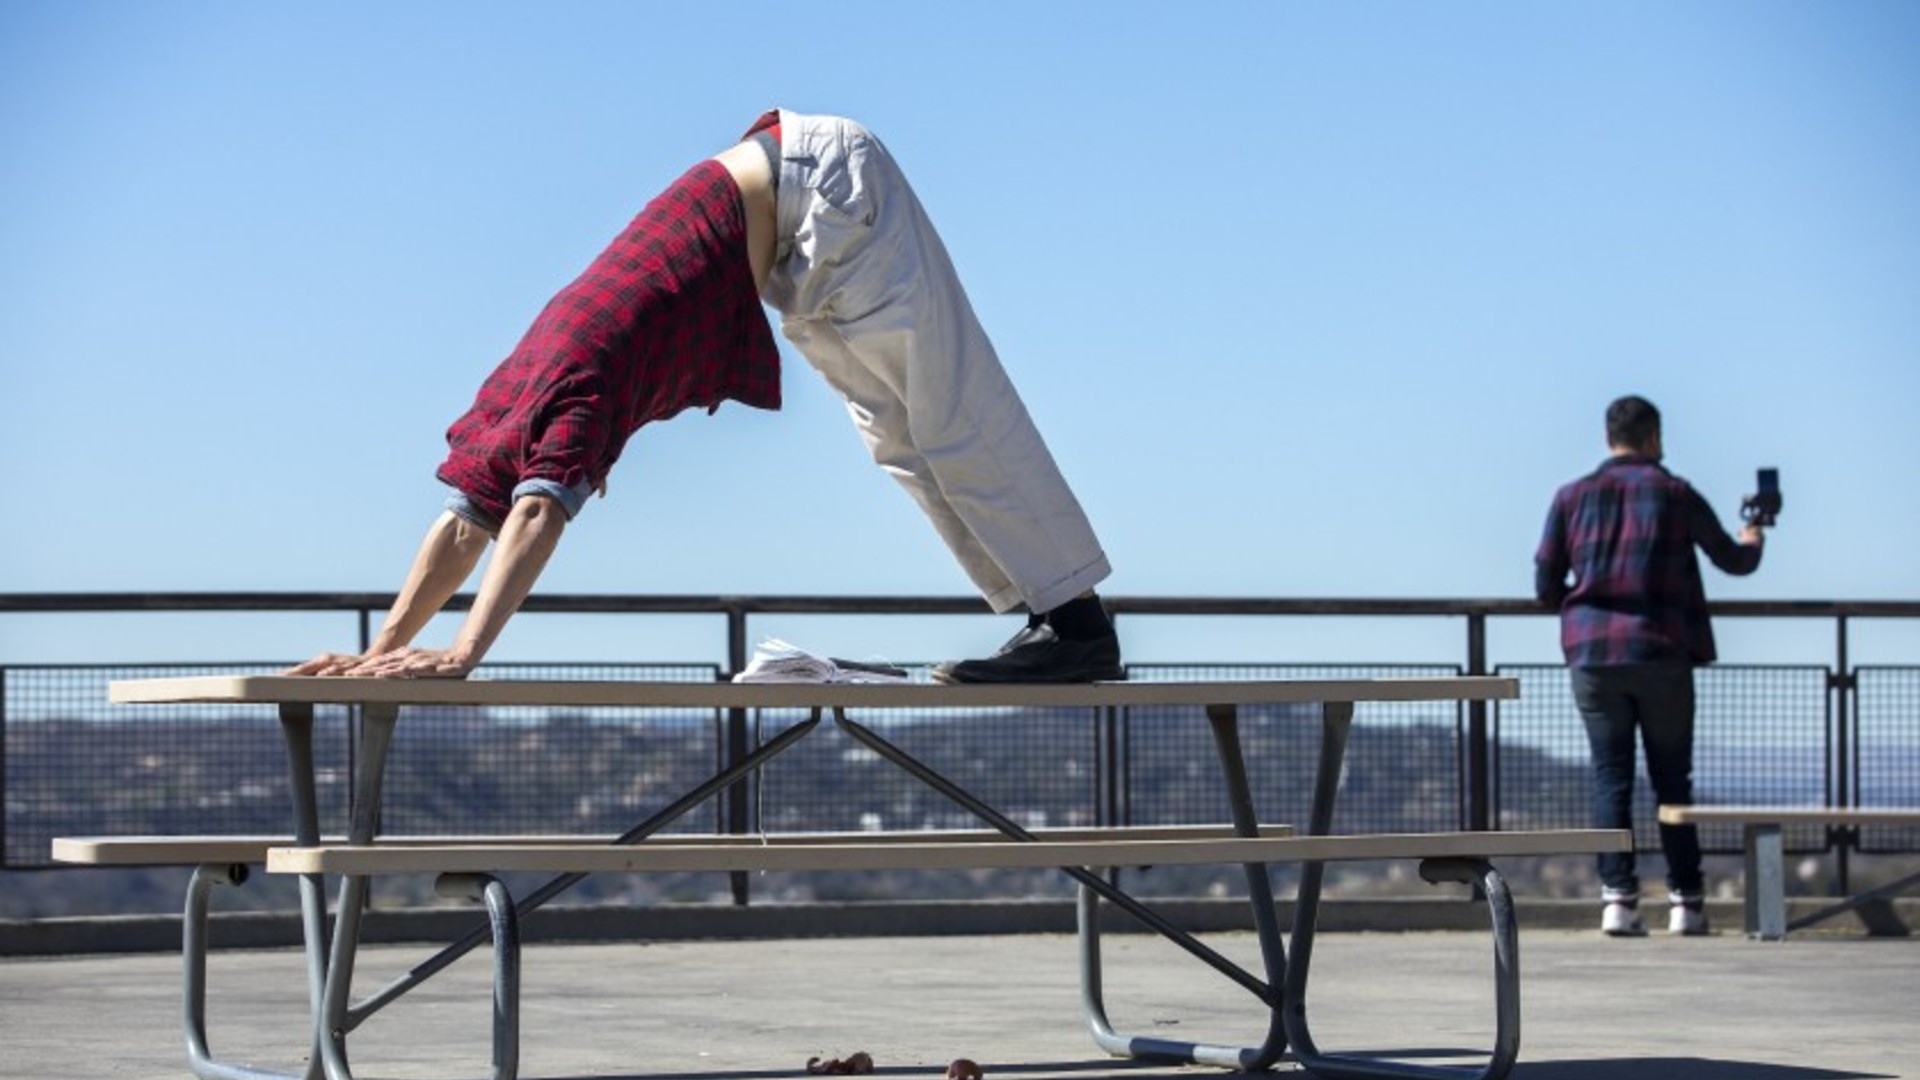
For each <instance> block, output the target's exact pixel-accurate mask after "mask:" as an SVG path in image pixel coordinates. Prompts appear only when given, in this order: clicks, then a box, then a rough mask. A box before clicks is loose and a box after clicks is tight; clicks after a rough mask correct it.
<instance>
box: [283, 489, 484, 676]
mask: <svg viewBox="0 0 1920 1080" xmlns="http://www.w3.org/2000/svg"><path fill="white" fill-rule="evenodd" d="M487 542H488V537H487V534H486V532H485V531H483V530H482V529H481V528H480V527H479V526H477V525H474V524H473V523H472V522H469V521H467V520H466V519H464V518H462V517H460V516H459V515H457V514H455V513H453V512H451V511H447V512H445V513H442V514H441V515H440V516H439V517H438V518H436V519H435V520H434V522H433V524H432V525H429V526H427V535H426V536H425V537H423V538H422V539H421V541H420V550H419V551H418V552H416V553H415V554H414V556H413V567H412V569H410V570H409V571H407V580H406V583H405V584H404V585H402V586H401V587H400V595H399V596H398V597H396V598H395V599H394V601H393V608H392V610H390V611H388V612H387V619H386V622H385V623H383V624H382V625H381V627H380V632H379V633H378V634H377V635H375V636H374V639H373V642H372V644H371V645H370V646H369V648H368V649H367V651H366V652H365V653H364V654H359V653H321V654H320V655H319V656H316V657H314V658H313V659H311V660H309V661H307V662H306V663H304V664H301V665H299V666H298V667H293V668H289V669H287V674H289V675H345V674H346V673H347V672H348V671H349V670H351V669H352V668H354V667H355V666H357V665H359V664H360V663H362V662H364V661H366V660H367V659H369V658H371V657H375V656H379V655H381V654H382V653H388V652H392V651H393V650H395V649H398V648H402V647H404V646H405V645H406V644H407V643H408V642H410V641H412V640H413V637H414V635H415V634H418V633H419V632H420V628H421V627H423V626H425V625H426V624H427V620H429V619H431V618H433V617H434V615H436V614H438V613H439V611H440V609H441V608H442V607H443V606H445V605H446V602H447V599H448V598H449V597H451V596H452V595H453V594H454V591H455V590H457V589H459V588H460V583H461V582H463V581H465V580H467V575H469V574H471V573H473V568H474V567H475V566H476V565H478V564H479V562H480V553H481V552H483V551H485V550H486V549H487Z"/></svg>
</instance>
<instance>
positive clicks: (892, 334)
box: [761, 109, 1110, 612]
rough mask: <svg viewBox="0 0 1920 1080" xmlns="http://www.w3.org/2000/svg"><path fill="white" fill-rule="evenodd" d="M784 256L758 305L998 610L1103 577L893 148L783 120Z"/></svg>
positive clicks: (1056, 599)
mask: <svg viewBox="0 0 1920 1080" xmlns="http://www.w3.org/2000/svg"><path fill="white" fill-rule="evenodd" d="M780 141H781V157H782V159H783V160H782V161H781V166H780V176H779V229H778V236H779V240H778V244H779V250H778V252H777V254H776V258H775V262H774V266H773V268H772V270H771V272H770V273H769V274H768V276H767V282H766V287H765V289H764V290H763V291H762V294H761V295H762V298H763V299H764V300H766V302H767V303H768V304H771V305H772V306H773V307H774V308H775V309H777V310H778V311H779V312H780V313H781V315H782V316H783V320H782V324H781V330H782V332H783V333H785V335H786V336H787V339H788V340H790V341H792V342H793V343H794V345H795V346H796V347H797V348H799V350H800V352H801V353H802V354H803V355H805V356H806V358H807V361H808V362H809V363H811V364H812V365H813V366H814V368H815V369H817V370H818V371H819V372H820V374H821V375H823V376H825V378H826V380H827V382H828V383H830V384H832V386H833V387H834V389H836V390H838V391H839V392H840V394H841V396H843V397H844V398H846V401H847V409H848V411H849V412H850V413H851V414H852V416H853V422H854V426H855V427H856V428H858V429H859V431H860V435H861V437H862V438H863V439H865V441H866V444H867V447H868V449H869V450H870V451H871V452H872V454H873V459H874V461H875V462H877V463H878V464H879V466H880V467H881V468H882V469H884V470H886V471H887V472H888V473H889V474H891V475H892V476H893V477H894V479H896V480H898V481H899V482H900V484H901V485H902V486H903V487H905V488H906V489H907V491H908V493H909V494H911V495H912V496H913V498H914V499H915V501H917V502H918V503H919V504H920V507H921V509H922V510H924V511H925V512H926V514H927V517H928V518H930V519H931V520H932V521H933V527H934V528H935V529H936V530H938V531H939V533H940V536H941V538H942V539H943V540H945V541H946V543H947V546H948V548H950V549H951V550H952V551H953V554H954V557H955V558H956V559H958V560H959V561H960V565H961V567H962V568H964V569H965V570H966V572H967V575H968V576H969V577H970V578H972V580H973V583H974V584H975V585H976V586H978V588H979V589H980V592H981V593H982V594H983V595H984V596H985V597H986V599H987V602H988V604H990V605H991V606H992V607H993V609H994V610H995V611H1009V610H1012V609H1013V608H1015V607H1018V606H1019V605H1020V604H1022V603H1024V604H1026V606H1027V608H1028V609H1029V610H1030V611H1035V612H1044V611H1050V610H1052V609H1053V608H1055V607H1058V606H1059V605H1061V604H1063V603H1065V602H1066V601H1068V600H1071V599H1073V598H1074V597H1075V596H1078V595H1079V594H1080V593H1082V592H1085V591H1086V590H1088V589H1090V588H1092V587H1093V586H1094V585H1095V584H1096V583H1098V582H1099V581H1101V580H1102V579H1104V578H1105V577H1106V576H1107V575H1108V574H1109V573H1110V568H1109V567H1108V564H1107V558H1106V555H1105V554H1104V553H1103V552H1102V551H1101V549H1100V543H1099V541H1098V540H1097V539H1096V538H1095V537H1094V535H1093V528H1092V526H1091V525H1089V524H1088V522H1087V517H1086V514H1085V513H1084V512H1083V511H1082V510H1081V509H1080V503H1079V501H1078V500H1077V499H1075V498H1074V496H1073V492H1072V491H1071V490H1070V489H1069V488H1068V487H1067V483H1066V480H1065V479H1064V478H1063V477H1062V476H1061V475H1060V470H1059V467H1058V466H1057V465H1055V464H1054V460H1053V455H1052V454H1050V453H1049V452H1048V451H1047V446H1046V443H1045V442H1044V441H1043V440H1042V439H1041V438H1040V432H1039V431H1038V430H1036V429H1035V427H1034V425H1033V420H1032V418H1031V417H1029V416H1028V415H1027V409H1026V406H1025V405H1024V404H1022V403H1021V401H1020V395H1019V394H1018V393H1017V392H1016V391H1015V390H1014V388H1013V383H1012V382H1011V381H1010V380H1009V379H1008V378H1007V374H1006V372H1005V371H1004V370H1003V369H1002V368H1001V366H1000V358H999V356H998V355H997V354H995V352H994V350H993V344H992V342H990V341H988V340H987V335H986V331H985V330H983V329H981V326H980V321H979V320H978V319H977V318H975V317H974V314H973V307H972V305H971V304H969V303H968V302H967V295H966V292H965V291H964V290H963V289H962V288H961V287H960V279H959V277H958V276H957V275H956V274H955V273H954V269H953V263H952V261H951V260H950V259H949V258H948V257H947V250H946V247H945V246H944V245H943V244H941V242H940V237H939V235H938V234H937V233H935V232H934V229H933V224H932V222H930V221H929V220H928V219H927V215H926V212H925V210H923V209H922V208H921V206H920V200H919V199H918V198H917V197H915V195H914V193H913V189H912V188H911V187H909V186H908V184H907V179H906V177H905V176H904V175H903V174H902V173H901V171H900V169H899V167H898V166H897V165H895V164H894V161H893V158H892V156H891V155H889V154H888V153H887V150H886V147H884V146H882V145H881V144H880V140H879V139H877V138H875V137H874V136H873V135H872V134H871V133H870V132H868V131H867V130H866V129H865V128H863V127H861V126H860V125H859V124H856V123H854V122H852V121H850V120H843V119H840V118H838V117H830V116H803V115H801V114H798V113H790V112H787V111H786V110H784V109H783V110H781V112H780Z"/></svg>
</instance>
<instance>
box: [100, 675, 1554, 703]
mask: <svg viewBox="0 0 1920 1080" xmlns="http://www.w3.org/2000/svg"><path fill="white" fill-rule="evenodd" d="M1519 696H1520V686H1519V683H1518V681H1517V680H1514V679H1510V678H1499V677H1494V676H1485V675H1464V676H1454V677H1448V678H1437V679H1436V678H1381V679H1279V680H1272V679H1265V680H1262V679H1243V680H1231V679H1230V680H1212V681H1158V680H1155V681H1139V682H1095V683H1071V684H1039V683H1022V684H996V685H989V684H968V685H952V686H950V685H945V684H940V683H917V682H915V683H731V682H658V681H639V680H620V681H595V680H539V679H525V680H521V679H513V680H507V679H498V680H495V679H372V678H347V677H327V678H320V677H313V676H291V675H194V676H180V677H170V678H157V679H125V680H116V681H114V682H112V683H110V684H109V686H108V698H109V700H110V701H112V702H114V703H117V704H136V703H162V704H168V703H170V704H181V703H234V704H245V703H254V704H316V705H318V704H334V705H376V704H377V705H490V706H510V705H536V706H556V705H572V706H627V707H640V708H648V707H652V708H714V709H723V708H751V709H758V708H769V709H776V708H803V709H806V708H842V707H844V708H854V707H860V708H947V707H988V708H991V707H1029V708H1031V707H1037V706H1064V707H1075V706H1079V707H1095V706H1134V707H1141V706H1156V705H1159V706H1206V705H1254V704H1288V703H1316V702H1318V703H1326V702H1363V701H1484V700H1492V699H1512V698H1518V697H1519Z"/></svg>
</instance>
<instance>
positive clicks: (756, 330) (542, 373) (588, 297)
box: [437, 160, 780, 519]
mask: <svg viewBox="0 0 1920 1080" xmlns="http://www.w3.org/2000/svg"><path fill="white" fill-rule="evenodd" d="M746 235H747V221H746V211H745V208H744V206H743V205H742V202H741V199H740V191H739V188H738V187H736V186H735V184H734V182H733V177H732V176H730V175H729V174H728V173H727V170H726V169H725V167H723V166H721V165H720V164H719V163H718V162H715V161H711V160H708V161H703V162H701V163H700V164H698V165H696V166H694V167H693V168H692V169H690V170H688V171H687V173H686V174H685V175H684V176H682V177H680V179H678V180H677V181H675V182H674V183H673V185H672V186H671V187H669V188H668V189H667V190H666V191H665V192H663V193H661V194H660V196H659V197H658V198H656V199H654V200H653V201H652V202H650V203H648V204H647V206H646V208H645V209H644V210H642V211H640V214H639V216H638V217H636V218H634V219H633V222H632V224H630V225H628V226H627V228H626V230H625V231H624V232H623V233H622V234H621V235H620V236H619V237H618V238H616V239H615V240H614V241H613V243H612V244H611V245H610V246H608V248H607V249H606V250H605V251H604V252H602V253H601V254H600V256H599V257H598V258H596V259H594V261H593V263H592V265H590V266H588V267H587V269H586V272H585V273H583V274H581V275H580V277H579V278H578V279H576V280H575V281H574V282H573V283H572V284H570V285H568V286H567V287H566V288H565V289H562V290H561V291H560V293H559V295H557V296H555V297H554V298H553V299H552V300H551V301H549V302H548V303H547V306H546V308H545V309H544V310H542V311H541V312H540V315H539V317H538V318H537V319H535V320H534V322H533V326H532V327H531V328H530V329H529V330H528V331H527V333H526V336H525V337H524V338H522V339H521V341H520V344H519V345H518V346H517V347H515V348H514V350H513V352H512V354H511V355H509V356H508V357H507V358H506V359H505V360H503V361H501V363H500V366H499V367H497V368H495V369H494V371H493V374H492V375H490V376H488V377H487V380H486V382H485V383H484V384H482V385H481V387H480V392H479V394H478V395H477V396H476V397H475V398H474V402H473V407H472V408H470V409H468V410H467V412H466V414H465V415H464V416H462V417H460V419H458V420H456V421H455V422H454V424H453V426H452V427H451V428H449V429H448V430H447V445H448V447H449V452H448V455H447V460H446V461H445V462H444V463H443V464H442V465H441V466H440V468H439V471H438V473H437V475H438V476H439V478H440V479H441V480H442V481H443V482H445V483H447V484H449V485H451V486H453V487H455V488H457V489H459V490H460V491H461V492H464V493H465V494H466V496H467V497H468V498H469V499H471V500H472V501H473V503H474V505H475V506H477V507H479V508H480V509H481V510H484V511H485V512H487V513H489V514H491V515H493V516H494V517H495V518H496V519H505V517H506V516H507V511H508V509H509V508H510V507H509V504H510V502H511V497H512V492H513V489H514V487H515V486H516V485H517V484H519V483H520V482H521V481H524V480H535V479H539V480H551V481H554V482H556V483H558V484H560V485H561V486H563V487H570V488H571V487H579V486H580V485H581V484H582V483H583V482H584V483H586V484H590V485H592V486H596V487H597V486H600V485H601V484H603V483H604V482H605V480H606V476H607V472H608V470H610V469H611V468H612V467H613V463H614V462H615V461H617V460H618V459H619V457H620V451H621V450H622V449H623V448H624V447H625V445H626V441H627V438H628V437H629V436H631V435H632V434H633V433H634V432H635V431H636V430H638V429H639V428H640V427H641V426H642V425H645V424H648V423H652V422H653V421H655V420H665V419H667V418H668V417H671V416H673V415H674V414H676V413H678V412H680V411H681V410H683V409H687V408H691V407H695V406H699V407H702V408H705V409H707V410H708V411H710V412H711V411H713V410H715V409H718V408H719V407H720V404H721V403H722V402H724V401H729V400H731V401H738V402H740V403H741V404H743V405H749V406H752V407H754V408H761V409H778V408H779V407H780V353H779V350H778V348H777V347H776V346H775V345H774V341H773V330H772V328H771V327H770V326H769V325H768V323H767V316H766V312H765V311H764V310H763V309H762V308H761V306H760V297H759V294H758V293H757V292H756V291H755V289H754V284H753V271H752V268H751V267H750V265H749V264H748V262H747V239H746Z"/></svg>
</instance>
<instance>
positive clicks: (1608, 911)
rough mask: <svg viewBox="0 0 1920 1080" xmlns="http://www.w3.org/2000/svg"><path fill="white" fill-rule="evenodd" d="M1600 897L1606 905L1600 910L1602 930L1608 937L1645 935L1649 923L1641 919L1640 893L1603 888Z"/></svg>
mask: <svg viewBox="0 0 1920 1080" xmlns="http://www.w3.org/2000/svg"><path fill="white" fill-rule="evenodd" d="M1600 899H1601V901H1602V902H1603V903H1605V904H1606V907H1604V908H1602V909H1601V911H1600V932H1601V933H1603V934H1605V935H1607V936H1608V937H1645V936H1646V934H1647V924H1646V923H1645V922H1643V921H1641V919H1640V894H1639V893H1637V892H1624V891H1617V890H1614V889H1603V890H1601V892H1600Z"/></svg>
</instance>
